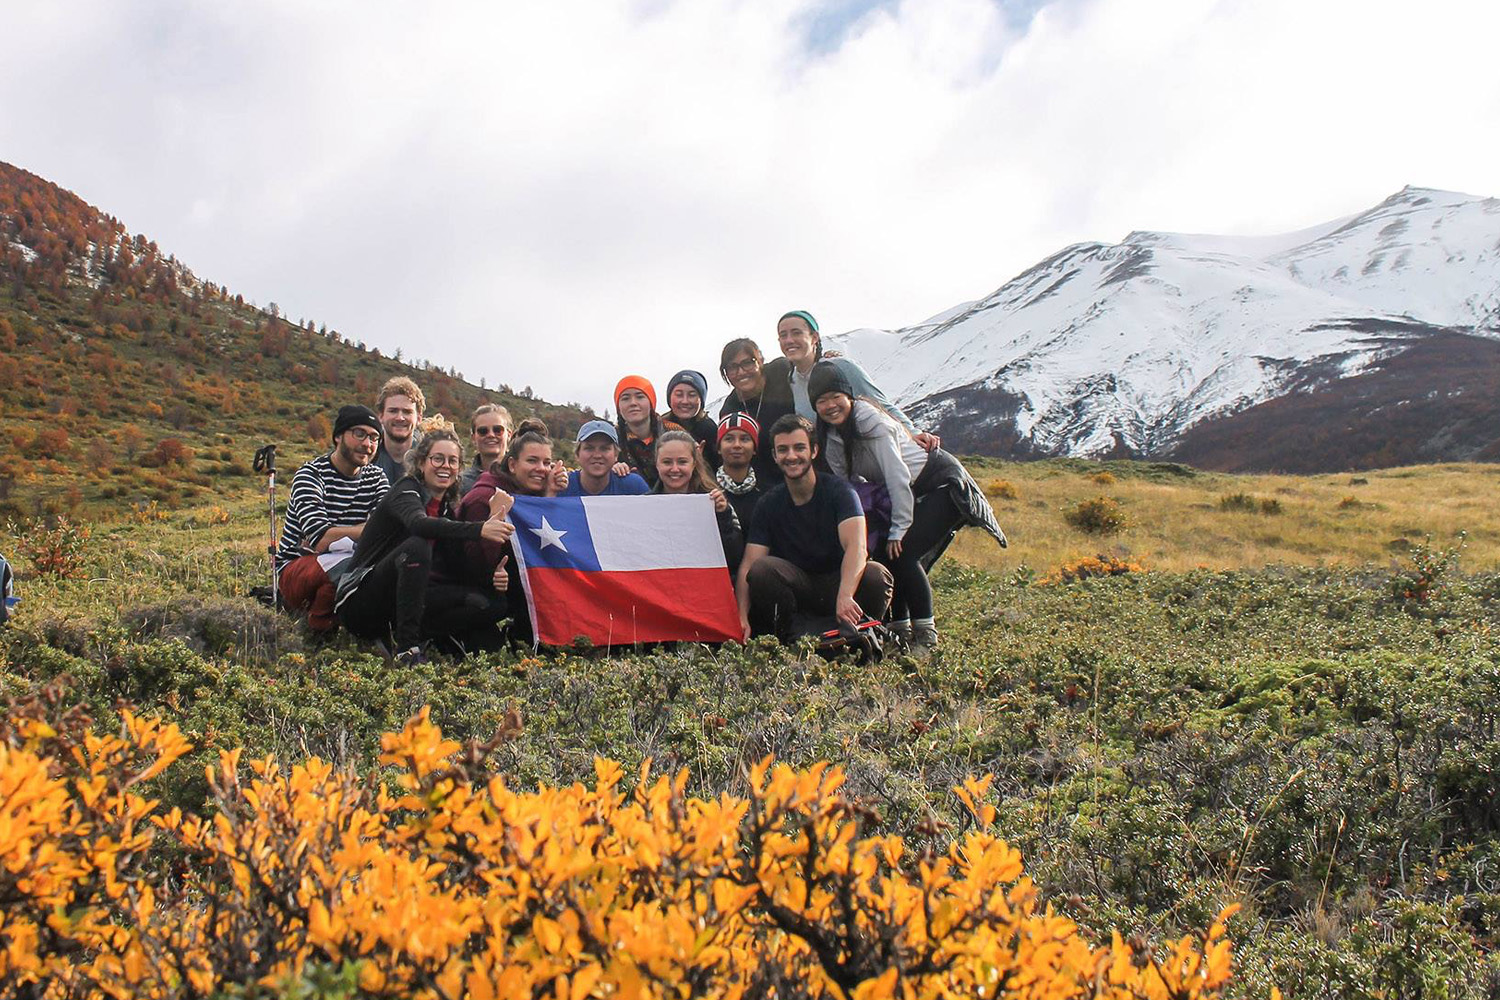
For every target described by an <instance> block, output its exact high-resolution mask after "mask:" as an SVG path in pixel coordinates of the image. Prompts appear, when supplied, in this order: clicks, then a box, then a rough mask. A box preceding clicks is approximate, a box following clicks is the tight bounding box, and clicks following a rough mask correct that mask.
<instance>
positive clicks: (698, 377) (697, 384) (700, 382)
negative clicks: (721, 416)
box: [666, 368, 708, 407]
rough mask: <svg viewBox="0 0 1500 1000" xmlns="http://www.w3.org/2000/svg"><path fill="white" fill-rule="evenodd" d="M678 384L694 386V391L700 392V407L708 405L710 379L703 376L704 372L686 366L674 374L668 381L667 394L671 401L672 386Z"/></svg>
mask: <svg viewBox="0 0 1500 1000" xmlns="http://www.w3.org/2000/svg"><path fill="white" fill-rule="evenodd" d="M678 385H688V386H692V387H693V389H694V391H696V392H697V393H698V405H699V406H700V407H703V406H707V405H708V379H706V378H704V377H703V373H702V372H695V371H693V370H692V369H691V368H684V369H683V370H682V371H680V372H678V373H677V374H676V375H673V376H672V377H671V379H669V380H668V381H667V392H666V396H667V400H668V401H669V402H670V400H671V399H672V387H673V386H678Z"/></svg>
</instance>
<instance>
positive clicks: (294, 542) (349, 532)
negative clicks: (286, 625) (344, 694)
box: [276, 406, 390, 632]
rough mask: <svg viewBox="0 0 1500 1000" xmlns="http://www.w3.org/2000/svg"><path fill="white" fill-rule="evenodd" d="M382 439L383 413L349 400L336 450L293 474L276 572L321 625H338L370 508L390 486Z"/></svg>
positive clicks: (289, 601)
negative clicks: (344, 582) (337, 592)
mask: <svg viewBox="0 0 1500 1000" xmlns="http://www.w3.org/2000/svg"><path fill="white" fill-rule="evenodd" d="M379 447H380V420H379V418H377V417H376V416H375V412H374V411H373V410H371V409H370V408H369V407H367V406H345V407H343V408H341V409H340V410H339V413H338V419H337V420H336V421H334V425H333V450H332V451H330V452H329V453H328V454H326V455H319V456H318V457H317V458H315V459H313V460H312V461H311V462H308V463H307V464H306V465H304V466H302V468H300V469H298V470H297V474H296V475H295V476H293V477H292V499H291V501H290V502H288V503H287V506H286V521H285V522H284V523H283V525H282V529H281V544H280V545H279V546H277V549H276V572H277V574H278V578H279V580H280V583H281V599H282V604H283V606H284V607H285V608H286V610H288V611H302V610H304V609H305V610H306V611H307V624H308V626H309V627H310V628H311V629H313V631H315V632H330V631H332V630H333V629H334V628H336V627H337V625H338V622H337V620H336V619H335V618H334V616H333V598H334V587H335V584H336V583H337V582H338V577H339V574H340V573H342V571H343V569H344V568H345V564H346V563H347V562H348V561H349V559H350V557H351V556H353V555H354V543H355V542H357V541H359V536H360V533H361V532H363V531H364V528H365V522H366V521H368V520H369V519H370V512H371V511H373V510H374V509H375V505H376V504H378V503H380V498H381V497H383V496H385V491H386V490H387V489H388V488H389V487H390V484H389V482H388V481H387V480H386V477H385V473H384V472H383V471H382V470H381V468H380V466H378V465H375V464H373V460H374V458H375V451H376V449H377V448H379Z"/></svg>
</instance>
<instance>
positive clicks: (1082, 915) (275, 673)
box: [0, 462, 1500, 1000]
mask: <svg viewBox="0 0 1500 1000" xmlns="http://www.w3.org/2000/svg"><path fill="white" fill-rule="evenodd" d="M974 469H975V472H976V475H977V477H978V478H979V479H980V480H981V482H985V483H990V482H993V481H995V480H1002V479H1003V480H1006V481H1008V482H1009V483H1010V484H1011V485H1012V487H1013V488H1014V489H1015V490H1016V492H1017V494H1018V495H1017V497H1016V498H1015V499H1014V500H1004V499H1000V500H997V502H996V506H997V510H998V511H999V513H1000V516H1001V519H1002V523H1003V524H1004V525H1005V527H1006V528H1007V530H1008V531H1009V532H1010V534H1011V537H1012V540H1013V544H1012V547H1011V548H1010V549H1009V550H1007V551H1005V552H1004V553H1001V552H1000V551H999V550H998V549H996V548H995V547H994V546H993V544H992V543H990V542H988V541H987V540H985V539H983V538H981V537H978V536H977V533H975V532H970V533H967V535H966V536H965V537H964V538H962V539H961V540H960V542H959V543H958V545H957V546H956V547H955V550H954V552H955V557H953V558H950V559H948V560H945V563H944V564H943V565H942V566H941V567H940V571H939V572H938V573H937V574H936V577H935V581H936V589H937V596H938V609H939V624H940V626H941V628H942V631H943V644H942V647H941V649H940V651H939V653H938V655H937V656H936V657H935V658H934V659H933V660H932V661H931V662H930V663H928V664H925V665H921V666H919V665H917V664H915V663H912V662H910V661H903V660H899V659H896V660H889V661H887V662H885V663H882V664H880V665H878V666H875V667H854V666H853V665H850V664H847V663H825V662H823V661H822V660H820V659H817V658H815V657H812V656H809V655H808V653H807V652H806V651H805V650H783V649H781V648H779V647H776V646H774V645H765V644H759V645H756V646H753V647H751V648H748V649H740V648H738V647H736V648H730V649H725V650H722V651H717V652H715V651H710V650H706V649H699V648H686V649H679V650H671V651H661V652H655V653H624V654H617V655H611V656H608V657H605V656H601V655H598V654H566V655H556V654H555V655H547V656H534V655H529V654H527V653H526V652H525V651H517V652H507V653H504V654H500V655H495V656H490V657H485V658H476V659H470V660H467V661H464V662H461V663H446V662H438V663H433V664H428V665H425V666H423V667H420V668H416V669H411V670H407V671H395V670H393V669H392V668H391V667H390V666H388V665H387V664H386V663H385V662H384V661H383V660H381V659H379V658H378V657H376V656H373V655H371V654H370V653H369V652H368V651H367V650H365V649H362V648H360V647H359V646H358V645H357V644H354V643H351V642H349V641H347V640H341V641H339V642H337V643H335V644H334V645H332V646H331V647H328V648H324V649H320V650H312V649H310V648H307V647H306V646H305V644H304V639H303V635H302V633H301V630H300V627H299V626H298V625H297V624H296V623H294V622H291V621H289V620H287V619H285V618H282V617H279V616H276V615H273V614H271V613H270V612H268V611H266V610H265V609H263V608H261V607H259V606H258V605H256V604H255V603H254V602H252V601H250V600H248V599H246V598H245V597H244V596H243V595H244V594H245V593H246V592H247V590H248V589H249V587H251V586H254V585H256V584H259V583H262V582H264V580H265V576H266V574H265V572H264V565H265V564H264V555H263V546H264V541H265V534H264V532H265V512H264V507H263V506H262V504H263V502H264V501H263V500H261V501H259V502H257V501H256V500H254V499H252V498H248V497H246V498H244V499H238V500H235V501H232V502H228V503H225V504H223V505H222V509H215V507H216V506H217V505H205V506H202V507H196V508H191V509H185V510H180V511H172V512H167V513H166V514H165V515H163V517H164V519H162V520H142V519H139V518H137V519H134V520H122V521H118V522H114V523H95V524H94V525H92V529H91V530H92V534H91V536H90V538H89V539H88V541H87V543H86V546H85V548H84V550H83V552H82V554H81V556H80V563H79V565H78V569H79V571H80V575H79V576H78V577H77V578H76V579H70V580H55V579H51V578H42V577H39V576H37V575H36V574H35V573H34V572H31V570H30V567H29V565H28V564H27V563H26V562H25V561H24V560H21V561H20V569H21V570H22V572H23V576H24V579H23V581H22V593H23V596H24V598H25V603H24V604H23V606H22V612H21V614H20V615H19V616H18V617H17V619H16V620H15V622H14V623H13V626H12V627H11V628H8V629H6V630H4V631H3V633H0V690H3V691H4V692H5V693H6V694H10V695H23V694H26V693H28V692H31V691H34V690H36V689H37V688H38V686H40V685H42V684H44V683H47V682H49V681H52V680H55V679H58V678H66V679H67V681H66V683H67V684H68V685H69V688H70V691H71V693H72V695H71V696H72V697H75V698H77V699H78V700H79V701H81V702H83V703H84V704H86V705H87V706H88V707H89V708H90V710H91V711H92V713H93V714H94V716H95V718H97V719H107V718H109V716H110V712H111V710H112V707H113V706H114V705H115V704H116V703H117V701H118V700H121V699H123V700H126V701H129V702H133V703H135V704H137V705H141V706H144V707H145V708H147V709H149V710H152V711H160V712H161V713H162V714H163V715H164V716H166V717H167V718H169V719H171V720H172V721H175V722H177V723H178V724H179V725H181V726H182V727H183V729H184V731H186V732H187V733H189V735H190V737H191V739H192V740H193V742H194V743H195V745H197V747H198V748H199V749H198V750H196V751H195V752H194V754H193V755H192V756H191V757H190V758H189V759H188V760H187V761H184V762H182V763H181V764H179V765H178V766H177V767H176V768H174V770H172V771H170V772H168V774H167V775H165V776H164V777H163V778H162V779H159V781H158V785H157V787H156V788H155V790H154V791H155V794H159V795H161V796H162V797H163V798H164V799H165V800H166V801H167V802H169V803H174V804H182V805H184V806H197V805H200V804H201V803H202V801H203V798H204V794H205V785H204V779H203V771H202V765H203V764H204V763H205V762H207V761H209V760H211V759H213V757H214V755H215V754H216V753H217V750H218V749H219V748H222V747H228V746H238V745H244V746H246V747H247V748H248V749H247V753H248V754H260V753H265V752H275V753H277V754H278V755H279V756H280V757H281V758H282V759H284V760H295V759H300V758H302V757H304V756H306V755H308V754H317V755H320V756H322V757H324V758H326V759H331V760H334V761H338V762H340V763H346V764H349V765H351V766H354V767H356V768H358V769H361V770H363V769H367V768H371V767H372V766H373V761H374V756H375V752H376V750H375V748H376V746H377V742H378V737H379V734H380V733H381V732H383V731H387V730H391V729H396V728H399V727H400V725H401V723H402V722H403V721H404V720H405V719H406V718H407V717H408V716H410V715H411V714H412V713H414V712H415V711H416V710H417V709H419V708H420V707H421V706H423V705H431V706H432V714H433V718H434V720H435V721H437V722H438V723H439V724H441V725H442V726H443V727H444V729H445V730H446V731H447V732H449V733H450V734H451V735H453V736H454V737H456V738H459V739H463V738H467V737H469V736H478V737H484V736H487V735H489V734H490V733H491V732H493V731H494V730H495V728H496V727H497V726H498V725H499V724H500V721H501V719H502V718H503V716H504V714H505V712H506V710H507V708H508V707H509V706H510V705H512V704H514V705H517V706H519V707H520V709H521V712H522V716H523V718H524V720H525V728H524V733H523V735H522V736H521V738H520V739H519V740H517V741H516V742H514V743H512V744H508V745H506V746H505V747H503V748H502V749H501V751H500V752H499V753H498V754H497V756H496V758H495V764H496V766H498V767H499V768H500V769H501V770H502V771H503V772H504V773H505V774H507V775H508V776H509V777H511V778H512V779H513V780H514V782H517V783H519V784H520V785H523V786H529V785H531V784H533V783H536V782H549V783H557V782H564V783H565V782H572V781H575V780H588V779H589V776H590V774H591V773H592V760H593V758H594V757H595V756H596V755H604V756H609V757H611V758H614V759H617V760H619V761H621V762H622V763H623V764H624V765H625V766H626V768H627V769H633V768H635V767H636V766H638V765H639V764H640V763H641V761H643V760H644V759H646V758H648V757H649V758H652V759H654V760H655V761H656V762H657V765H658V768H662V767H665V768H676V767H684V768H687V769H688V771H689V774H690V786H691V788H692V789H693V791H694V792H695V793H698V794H704V795H713V794H717V793H718V792H720V791H726V790H728V791H737V790H743V787H744V784H743V783H744V780H745V779H744V768H745V766H746V765H747V763H749V762H753V761H755V760H758V759H759V758H760V757H761V756H763V755H764V754H767V753H773V754H775V755H777V756H778V757H779V758H781V759H784V760H786V761H788V762H790V763H793V764H799V765H800V764H807V763H811V762H813V761H816V760H820V759H829V760H834V761H837V762H839V763H841V764H842V765H844V766H845V767H846V768H847V770H848V772H849V775H850V789H851V793H852V794H854V795H855V796H857V797H858V798H859V799H861V800H862V801H863V802H865V803H867V804H868V805H869V806H870V807H871V808H873V809H874V810H875V811H876V812H878V813H879V814H880V816H881V822H882V825H883V827H884V828H885V829H887V830H891V831H895V832H901V833H905V834H908V835H910V836H911V837H912V839H913V840H914V842H916V843H917V844H918V845H920V844H921V843H923V842H926V841H930V840H931V839H932V838H933V837H934V833H933V831H934V830H942V829H943V828H944V827H943V825H944V824H952V823H957V822H958V821H959V819H958V810H957V806H956V802H955V800H954V799H953V797H952V796H951V793H950V791H949V790H950V789H951V787H952V786H953V785H954V784H955V783H956V782H957V781H959V780H960V779H962V778H963V777H964V776H965V775H967V774H971V773H991V774H994V775H995V776H996V787H997V789H998V790H999V792H1000V799H999V802H998V804H999V805H1000V816H1001V819H1000V824H1001V827H1002V829H1003V831H1004V834H1005V836H1006V837H1007V839H1009V840H1010V842H1011V843H1013V844H1014V845H1015V846H1017V847H1018V848H1019V849H1020V850H1021V851H1022V852H1023V855H1024V856H1025V859H1026V866H1027V870H1028V872H1029V873H1030V874H1031V875H1032V876H1033V877H1034V878H1035V879H1036V881H1037V883H1038V884H1039V886H1040V887H1041V889H1042V891H1043V893H1044V894H1045V896H1046V898H1047V900H1048V901H1049V902H1050V903H1051V904H1052V905H1053V906H1055V907H1057V908H1058V909H1059V910H1061V911H1062V912H1064V913H1066V914H1068V915H1069V916H1072V917H1073V918H1074V919H1077V920H1078V921H1079V922H1080V923H1081V924H1083V925H1084V926H1086V927H1089V928H1092V929H1094V930H1095V931H1097V932H1098V933H1101V934H1103V933H1107V931H1108V930H1109V929H1111V928H1118V929H1119V930H1120V931H1121V932H1122V934H1125V935H1127V936H1129V935H1132V934H1139V935H1142V936H1143V938H1144V939H1146V940H1158V939H1160V938H1161V937H1162V936H1164V935H1168V934H1171V933H1174V932H1182V931H1184V930H1186V929H1188V928H1192V927H1195V926H1201V925H1203V924H1204V923H1205V922H1206V920H1207V919H1211V917H1212V916H1213V914H1215V913H1217V912H1218V910H1219V908H1221V907H1222V906H1224V905H1225V904H1228V903H1240V904H1243V906H1244V909H1243V910H1242V911H1241V913H1240V915H1239V916H1237V917H1236V918H1235V919H1234V921H1233V922H1232V923H1231V928H1230V930H1231V935H1232V937H1233V938H1234V939H1235V941H1236V942H1237V967H1238V969H1239V978H1238V979H1237V981H1236V984H1235V986H1234V988H1233V990H1232V991H1231V995H1232V996H1235V997H1247V998H1248V997H1256V998H1264V997H1266V996H1267V995H1268V994H1269V990H1270V986H1271V985H1272V984H1277V985H1279V986H1280V987H1281V988H1282V990H1283V991H1284V993H1285V995H1286V996H1288V997H1289V998H1291V997H1299V998H1300V997H1329V998H1332V997H1352V996H1370V997H1375V996H1381V997H1392V998H1394V997H1406V998H1439V997H1441V998H1465V1000H1468V998H1474V1000H1478V998H1484V997H1494V996H1496V995H1500V960H1497V956H1496V952H1495V948H1496V946H1497V944H1500V880H1497V876H1496V872H1500V573H1497V572H1496V568H1497V563H1500V558H1497V527H1496V517H1497V514H1496V507H1495V505H1494V504H1493V503H1490V502H1487V497H1488V496H1489V494H1490V492H1492V491H1493V489H1494V487H1495V485H1496V484H1497V483H1500V469H1496V468H1493V467H1485V466H1439V467H1430V468H1421V469H1404V470H1393V471H1390V472H1385V473H1368V474H1361V475H1359V476H1356V477H1351V476H1348V475H1343V476H1321V477H1306V478H1297V477H1244V476H1219V475H1211V474H1202V473H1193V472H1191V471H1184V470H1179V469H1174V468H1170V467H1160V466H1150V465H1142V464H1135V463H1105V464H1102V465H1100V464H1090V463H1077V462H1046V463H1037V464H1032V465H1014V464H1004V465H1001V464H998V463H997V464H986V463H982V462H976V463H974ZM1104 472H1108V473H1109V475H1110V476H1111V477H1113V478H1114V480H1115V481H1114V482H1105V483H1100V482H1096V481H1094V479H1093V478H1091V477H1094V476H1098V475H1099V474H1100V473H1104ZM1351 478H1363V479H1366V480H1367V482H1365V483H1351V482H1350V480H1351ZM1241 494H1243V495H1245V496H1246V497H1250V498H1253V504H1252V503H1251V502H1250V501H1233V502H1232V503H1231V505H1230V506H1231V509H1225V508H1224V507H1222V506H1221V502H1220V501H1221V498H1223V497H1234V496H1238V495H1241ZM1099 495H1104V496H1108V497H1111V498H1118V501H1119V503H1120V506H1121V507H1122V508H1123V509H1124V511H1125V513H1126V516H1127V518H1128V524H1127V526H1126V527H1125V528H1124V530H1122V531H1120V532H1119V533H1116V534H1106V535H1091V534H1088V533H1085V532H1082V531H1080V530H1078V529H1077V528H1074V527H1071V526H1070V525H1069V524H1068V522H1067V521H1066V520H1065V519H1064V511H1065V510H1067V509H1069V508H1070V507H1072V506H1073V505H1075V504H1076V503H1078V502H1079V501H1081V500H1087V499H1089V498H1092V497H1096V496H1099ZM1348 496H1353V497H1355V500H1356V502H1357V505H1356V504H1351V503H1345V502H1344V498H1345V497H1348ZM1263 499H1265V500H1270V499H1274V500H1278V501H1280V504H1281V510H1280V513H1261V512H1260V501H1261V500H1263ZM1245 506H1253V512H1251V511H1247V510H1242V509H1239V508H1241V507H1245ZM1459 531H1465V532H1467V534H1468V539H1469V541H1468V547H1467V549H1466V551H1465V553H1464V556H1463V559H1462V561H1461V562H1460V563H1459V564H1458V565H1457V567H1456V568H1455V567H1451V566H1450V567H1447V568H1442V569H1439V570H1437V571H1436V572H1435V575H1433V576H1432V577H1431V578H1430V579H1429V580H1428V583H1429V584H1430V587H1429V588H1426V589H1424V590H1423V591H1422V595H1423V597H1422V599H1420V600H1418V599H1413V598H1410V597H1404V596H1401V595H1402V592H1403V591H1405V592H1410V591H1411V587H1410V581H1411V580H1412V579H1413V576H1414V574H1415V572H1416V567H1415V566H1414V565H1413V557H1412V556H1413V554H1412V552H1411V551H1409V550H1408V549H1407V548H1406V547H1405V546H1404V545H1392V544H1391V543H1392V542H1394V541H1395V540H1396V539H1398V538H1401V539H1405V540H1406V542H1407V543H1408V544H1414V543H1418V542H1420V541H1421V540H1422V538H1423V536H1424V535H1427V534H1431V535H1432V536H1433V540H1434V542H1435V543H1437V544H1440V545H1448V544H1450V543H1451V542H1452V541H1453V539H1454V537H1455V536H1456V535H1457V533H1458V532H1459ZM968 535H974V536H976V537H968ZM0 550H3V551H5V552H7V554H12V553H13V552H15V551H16V540H15V539H13V538H0ZM1100 552H1103V553H1105V554H1114V555H1119V556H1127V557H1128V558H1129V559H1130V560H1134V561H1137V562H1140V563H1142V564H1144V565H1145V566H1146V567H1147V568H1148V570H1149V571H1148V572H1144V573H1130V574H1127V575H1121V576H1115V577H1110V578H1106V579H1094V580H1088V581H1084V582H1081V583H1071V584H1044V583H1042V582H1041V581H1042V579H1043V578H1045V577H1046V575H1047V574H1048V573H1049V572H1050V571H1051V570H1052V569H1053V568H1054V567H1056V566H1057V565H1059V564H1061V563H1063V562H1065V561H1068V560H1070V559H1072V558H1075V557H1077V556H1082V555H1091V554H1096V553H1100ZM1022 564H1025V565H1026V566H1029V567H1031V568H1033V569H1035V570H1036V573H1035V575H1034V576H1033V575H1032V574H1028V573H1024V572H1017V570H1018V568H1019V567H1020V566H1022ZM1199 567H1207V568H1199Z"/></svg>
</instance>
